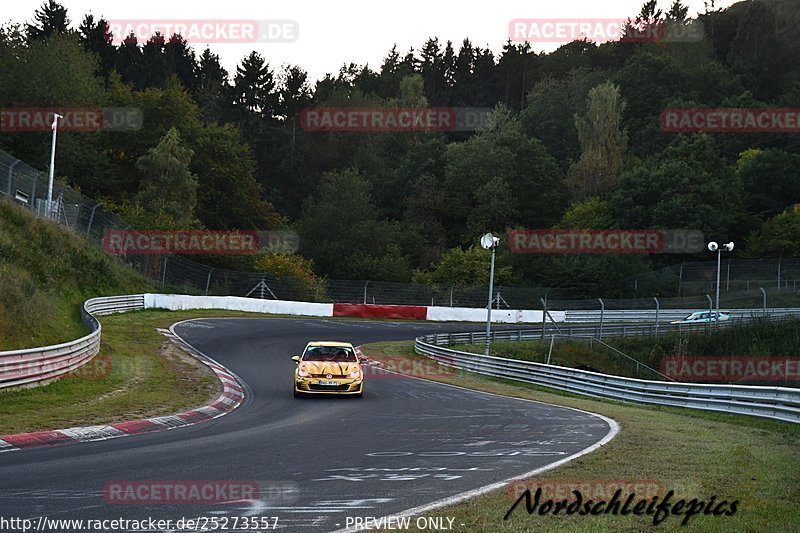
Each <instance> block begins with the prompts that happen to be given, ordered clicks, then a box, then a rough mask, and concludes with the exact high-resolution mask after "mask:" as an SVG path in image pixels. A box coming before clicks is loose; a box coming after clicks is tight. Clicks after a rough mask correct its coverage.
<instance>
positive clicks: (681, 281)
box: [678, 261, 684, 298]
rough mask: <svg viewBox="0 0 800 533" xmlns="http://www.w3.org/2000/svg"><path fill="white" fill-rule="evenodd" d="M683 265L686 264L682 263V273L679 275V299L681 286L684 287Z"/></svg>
mask: <svg viewBox="0 0 800 533" xmlns="http://www.w3.org/2000/svg"><path fill="white" fill-rule="evenodd" d="M683 264H684V262H683V261H681V271H680V272H679V273H678V297H679V298H680V296H681V285H683Z"/></svg>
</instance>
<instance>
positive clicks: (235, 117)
mask: <svg viewBox="0 0 800 533" xmlns="http://www.w3.org/2000/svg"><path fill="white" fill-rule="evenodd" d="M664 4H665V5H661V6H659V5H658V3H657V2H656V0H647V1H646V2H645V3H644V5H643V6H642V9H641V11H640V13H638V14H633V15H632V17H631V19H630V20H629V22H628V26H627V27H626V29H625V31H626V32H634V31H642V27H643V26H647V25H665V26H666V27H667V28H670V27H672V28H679V29H680V28H684V27H686V26H687V25H689V24H694V25H699V26H700V27H702V30H703V34H704V38H703V39H702V40H699V41H695V42H663V41H662V42H637V41H636V40H635V39H632V40H627V41H626V39H625V38H623V39H622V40H621V41H620V42H611V43H604V44H600V45H598V44H596V43H593V42H590V41H586V40H580V41H575V42H572V43H569V44H565V45H563V46H561V47H560V48H558V49H557V50H556V51H554V52H552V53H547V54H545V53H537V52H535V51H533V49H532V48H531V45H530V44H529V43H522V44H516V43H512V42H511V41H508V42H506V43H505V45H504V46H503V47H502V50H501V51H500V53H499V54H497V55H495V54H494V53H493V52H492V51H491V50H489V49H486V48H481V47H479V46H475V45H473V44H472V43H471V42H470V40H469V39H465V40H464V41H462V42H461V43H458V44H454V43H452V42H450V41H447V42H441V41H440V40H439V39H437V38H435V37H432V38H430V39H428V40H427V41H426V42H425V43H423V44H422V46H421V47H420V48H419V49H417V50H413V49H412V50H408V51H405V52H404V51H401V50H398V49H397V47H394V48H392V49H391V50H390V51H388V52H387V53H386V55H385V57H384V60H383V62H382V64H381V65H380V67H379V68H377V70H376V69H373V68H371V67H368V66H363V65H356V64H353V63H345V64H343V66H342V68H341V69H340V70H339V72H337V73H331V74H328V75H326V76H325V77H324V78H323V79H321V80H318V81H316V82H315V83H314V82H313V80H309V78H308V74H307V73H306V71H305V70H304V69H303V68H302V67H301V66H297V65H293V66H286V67H284V68H282V69H278V70H276V69H275V68H274V67H273V66H272V65H271V64H270V62H269V58H268V57H264V56H262V55H261V54H260V53H259V52H257V51H253V52H252V53H250V54H249V55H247V56H246V57H244V58H243V59H242V60H241V62H240V63H239V65H238V66H237V67H236V70H235V72H227V71H226V70H225V68H223V66H222V64H221V62H220V59H219V56H218V55H216V54H215V53H214V52H213V51H212V50H210V49H206V50H203V51H202V52H201V53H198V52H197V51H195V50H194V49H193V48H192V47H191V46H189V44H188V43H187V42H186V40H185V39H183V38H182V37H181V36H180V35H172V36H164V35H154V36H152V37H151V38H149V39H148V40H147V41H146V42H139V41H138V40H137V38H136V36H135V35H128V36H124V38H123V41H122V43H121V44H119V45H115V44H114V42H113V36H112V35H111V34H110V32H109V29H108V24H107V22H106V21H105V20H104V19H103V18H95V17H93V16H92V15H86V16H85V17H84V18H83V20H82V21H81V22H80V24H78V25H77V28H75V29H73V28H72V26H71V22H70V18H69V15H68V13H67V10H66V9H65V8H64V7H63V6H61V5H60V4H58V3H57V2H56V1H55V0H48V1H47V2H46V3H45V4H43V5H42V7H41V8H40V9H39V10H37V12H36V14H35V17H34V23H33V24H30V25H27V26H26V27H24V28H22V27H14V26H11V27H7V28H5V29H4V30H3V32H2V34H1V35H0V68H1V69H2V71H3V72H4V76H3V77H2V79H0V104H2V105H3V106H4V107H5V106H23V105H29V106H35V105H39V106H44V105H62V106H66V105H72V106H80V105H102V106H109V107H113V106H132V107H137V108H140V109H142V110H143V113H144V128H143V129H142V130H140V131H136V132H104V133H65V134H64V135H63V136H62V137H63V141H60V142H63V145H60V148H59V150H60V152H59V154H60V157H59V165H58V167H57V168H58V172H59V173H60V174H62V175H63V176H64V178H66V179H67V180H68V181H69V182H70V183H72V184H73V185H76V186H79V187H80V188H81V189H82V190H83V192H84V193H86V194H88V195H90V196H96V197H100V198H103V199H105V200H106V201H107V202H108V203H111V204H113V205H115V206H117V207H118V209H120V210H121V211H122V212H123V214H127V215H128V216H129V217H131V218H133V219H134V220H135V221H136V222H137V223H138V224H139V225H143V226H144V225H148V224H149V225H154V224H156V225H157V224H161V225H167V226H168V225H181V224H183V225H187V224H188V225H194V226H197V227H199V226H204V227H209V228H267V227H278V226H290V227H292V228H294V229H296V230H297V231H299V232H300V236H301V250H300V253H301V254H302V255H303V256H305V257H306V258H308V259H312V260H313V261H314V262H315V268H316V270H317V273H318V274H321V275H329V276H332V277H339V278H369V279H384V280H393V281H408V280H411V279H417V280H421V281H423V280H428V281H430V280H432V279H436V280H442V279H446V278H447V277H448V275H450V276H451V277H452V278H454V279H455V278H456V277H458V276H461V274H458V273H451V274H448V270H447V269H448V268H451V267H448V266H447V265H452V264H453V263H454V261H442V258H443V257H445V258H447V257H455V256H453V255H452V254H457V253H460V252H457V251H454V249H459V250H462V249H466V248H468V247H469V246H471V245H472V244H473V243H474V242H475V240H476V236H477V235H480V234H481V233H483V232H485V231H489V230H491V231H494V232H498V233H502V232H504V231H506V230H507V229H509V228H518V227H530V228H548V227H556V226H557V227H596V228H603V227H604V228H616V227H618V228H649V227H663V228H696V229H701V230H703V231H704V232H706V233H707V234H708V235H709V236H712V235H713V236H714V238H716V239H728V238H732V239H739V240H742V241H744V240H745V239H747V241H748V242H749V243H750V244H749V245H748V247H747V248H746V249H745V250H744V252H743V253H746V254H750V255H752V256H759V255H763V254H769V253H771V251H772V250H774V249H775V247H776V246H775V245H774V243H773V244H772V245H770V244H769V243H765V242H763V241H762V240H761V239H759V238H758V236H759V235H760V234H761V232H762V231H763V232H764V234H765V235H773V234H778V233H780V234H781V235H783V233H781V232H777V231H776V230H775V224H778V222H780V224H782V226H781V227H797V226H792V225H791V224H787V222H786V217H791V216H795V217H796V216H800V215H798V214H796V211H795V210H793V209H792V208H793V206H794V205H795V204H798V203H800V166H798V164H797V163H798V159H800V141H799V140H798V136H797V135H796V134H763V133H762V134H713V135H710V134H675V133H666V132H664V131H662V130H661V128H660V123H659V116H660V113H661V111H662V110H663V109H664V108H667V107H800V62H798V61H797V59H796V58H797V57H800V55H798V52H800V49H799V48H800V45H798V43H797V41H796V39H794V36H793V34H792V32H791V31H789V30H790V29H791V28H792V27H796V26H793V25H791V24H787V20H793V21H794V22H797V19H798V15H797V13H796V10H794V9H792V6H791V5H790V4H791V3H790V2H782V1H780V0H771V1H768V0H752V1H747V2H740V3H737V4H735V5H733V6H731V7H730V8H728V9H726V10H713V9H708V10H707V11H706V12H705V13H703V14H701V15H699V17H698V19H697V20H694V21H692V20H689V19H688V9H687V8H686V6H685V5H684V4H683V3H682V2H681V1H680V0H672V1H671V2H665V3H664ZM696 27H697V26H695V28H696ZM56 65H59V66H56ZM52 69H55V70H56V71H57V72H59V73H61V75H60V76H58V77H55V76H53V75H52ZM45 80H46V81H45ZM329 106H330V107H332V106H342V107H387V106H406V107H411V106H451V107H479V108H493V109H494V120H493V125H492V126H491V127H489V128H488V129H486V130H483V131H478V132H472V133H470V132H448V133H444V132H439V133H434V132H416V133H400V132H390V133H374V132H373V133H368V132H346V133H342V132H314V131H306V130H304V129H303V128H302V125H301V123H300V117H301V114H302V111H303V110H304V109H306V108H311V107H329ZM47 143H48V136H47V134H46V133H41V134H39V133H25V134H23V133H16V134H15V133H9V132H0V145H1V146H2V147H3V148H5V149H8V150H10V151H12V152H13V153H15V154H16V155H17V156H18V157H21V158H24V159H26V160H28V161H30V162H31V163H34V164H37V165H38V166H40V167H44V166H46V159H45V157H46V153H47V151H46V148H45V147H46V146H47ZM157 148H158V149H159V150H156V149H157ZM181 149H186V150H188V152H180V153H184V154H189V153H191V156H190V157H188V158H187V159H186V161H185V167H186V168H185V171H186V172H185V173H182V174H181V175H185V176H186V178H185V179H186V180H189V179H193V180H195V181H194V185H193V186H191V187H190V189H191V190H193V191H195V192H194V193H193V194H192V195H190V196H192V198H193V203H192V205H191V206H188V205H187V206H184V207H185V209H184V210H183V211H184V212H186V213H187V217H186V218H185V219H180V217H178V218H179V219H180V220H176V219H175V217H174V216H173V217H171V218H170V217H165V215H164V213H165V212H167V211H169V210H168V209H167V207H164V208H163V209H162V211H163V212H161V211H158V209H156V211H158V212H159V213H160V214H159V217H160V218H158V217H156V215H154V214H153V209H152V208H151V207H150V206H149V204H148V205H145V204H146V202H145V203H144V204H143V202H144V201H143V198H146V197H148V195H147V194H148V193H146V192H147V191H151V192H152V190H153V187H157V186H158V182H157V181H155V182H154V181H153V179H152V178H151V177H149V176H148V175H146V173H145V172H143V170H142V168H143V163H142V161H143V160H142V158H143V157H150V158H151V159H148V160H147V161H150V162H151V163H152V158H153V157H158V156H157V155H153V154H154V153H155V154H162V156H163V157H168V155H164V154H169V153H173V152H174V151H175V150H181ZM170 150H172V152H170ZM154 151H155V152H154ZM175 153H177V152H175ZM187 190H189V189H187ZM174 201H175V202H179V201H180V200H179V199H177V198H176V199H174ZM173 208H174V206H172V207H170V209H171V211H169V212H172V213H180V212H181V209H173ZM159 209H161V208H159ZM785 211H786V213H784V212H785ZM793 213H794V214H793ZM778 217H782V218H778ZM773 219H774V220H773ZM784 233H785V231H784ZM798 237H800V236H798ZM473 255H474V254H473ZM458 257H459V258H461V259H460V260H461V261H467V260H469V259H468V258H469V257H472V256H471V255H469V254H467V255H458ZM475 257H476V258H477V259H476V260H480V256H479V255H478V256H475ZM700 257H702V256H700ZM683 259H687V258H686V257H680V258H676V257H669V256H660V257H654V258H650V259H645V258H637V259H636V260H630V258H614V257H585V256H584V257H578V258H574V257H571V258H563V257H547V258H542V257H531V256H514V255H511V254H508V253H501V255H500V263H501V266H504V267H505V268H507V272H509V273H510V274H509V281H508V282H509V283H518V284H527V285H532V284H542V285H550V286H563V285H565V284H569V283H573V284H574V283H578V284H581V285H582V286H585V287H586V288H587V291H589V290H597V289H598V287H599V288H603V289H608V290H613V280H615V279H617V278H619V277H621V276H623V275H626V274H628V273H631V272H633V271H635V270H637V269H639V270H641V269H649V268H653V267H655V266H660V265H663V264H665V263H668V262H670V261H675V260H683ZM239 266H240V267H247V266H248V265H246V264H239ZM442 269H444V270H442ZM478 270H479V271H481V272H482V270H481V269H478ZM575 280H577V281H575ZM475 281H479V280H475Z"/></svg>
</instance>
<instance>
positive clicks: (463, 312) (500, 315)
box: [427, 307, 564, 324]
mask: <svg viewBox="0 0 800 533" xmlns="http://www.w3.org/2000/svg"><path fill="white" fill-rule="evenodd" d="M550 315H551V316H552V317H553V320H555V321H556V322H563V321H564V311H550ZM427 319H428V320H433V321H437V322H486V309H473V308H470V307H428V318H427ZM492 322H497V323H503V324H519V323H541V322H542V311H535V310H531V311H520V310H517V309H492Z"/></svg>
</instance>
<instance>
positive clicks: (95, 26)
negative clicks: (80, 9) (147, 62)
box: [78, 14, 117, 79]
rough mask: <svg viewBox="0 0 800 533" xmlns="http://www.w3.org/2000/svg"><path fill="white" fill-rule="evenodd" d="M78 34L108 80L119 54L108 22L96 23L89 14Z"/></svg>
mask: <svg viewBox="0 0 800 533" xmlns="http://www.w3.org/2000/svg"><path fill="white" fill-rule="evenodd" d="M78 33H79V34H80V37H81V41H82V42H83V46H84V48H86V50H88V51H89V52H91V53H93V54H95V56H97V59H98V61H99V64H98V67H99V68H98V73H99V74H100V75H101V76H103V78H106V79H108V76H109V74H111V69H113V68H114V62H115V60H116V54H117V49H116V47H115V46H114V45H113V44H112V39H113V35H111V30H110V28H109V26H108V22H107V21H106V19H104V18H100V19H98V20H97V21H96V22H95V19H94V15H91V14H87V15H86V16H84V17H83V21H81V25H80V26H79V27H78Z"/></svg>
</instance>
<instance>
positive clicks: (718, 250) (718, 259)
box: [714, 246, 722, 324]
mask: <svg viewBox="0 0 800 533" xmlns="http://www.w3.org/2000/svg"><path fill="white" fill-rule="evenodd" d="M721 261H722V246H720V247H719V249H717V311H716V316H715V317H714V321H715V322H716V323H717V324H719V271H720V269H721V267H722V265H721Z"/></svg>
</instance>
